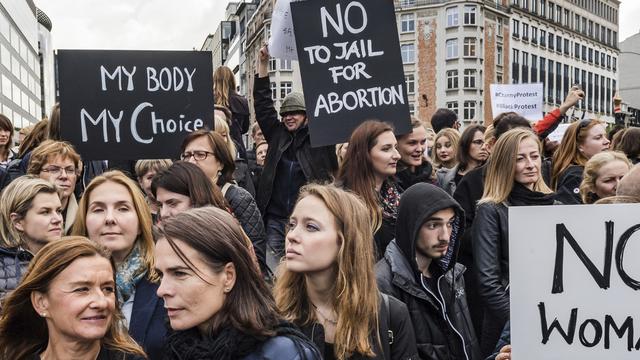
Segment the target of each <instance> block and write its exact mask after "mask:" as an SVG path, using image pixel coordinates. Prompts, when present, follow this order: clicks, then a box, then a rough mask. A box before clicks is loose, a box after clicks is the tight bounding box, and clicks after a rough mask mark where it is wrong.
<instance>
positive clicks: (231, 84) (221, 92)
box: [213, 66, 236, 108]
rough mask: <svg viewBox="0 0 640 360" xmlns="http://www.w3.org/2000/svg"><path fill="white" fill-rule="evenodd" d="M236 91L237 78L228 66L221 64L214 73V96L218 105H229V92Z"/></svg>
mask: <svg viewBox="0 0 640 360" xmlns="http://www.w3.org/2000/svg"><path fill="white" fill-rule="evenodd" d="M235 92H236V79H235V78H234V77H233V72H232V71H231V69H229V68H228V67H226V66H219V67H218V68H217V69H216V71H215V72H214V73H213V98H214V99H215V101H216V105H222V106H225V107H227V108H228V107H229V94H230V93H235Z"/></svg>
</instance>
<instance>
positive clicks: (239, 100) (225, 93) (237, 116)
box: [213, 66, 250, 159]
mask: <svg viewBox="0 0 640 360" xmlns="http://www.w3.org/2000/svg"><path fill="white" fill-rule="evenodd" d="M213 95H214V96H213V97H214V99H215V101H216V105H217V106H223V107H225V108H227V109H229V112H230V113H231V116H230V117H229V116H227V117H228V119H227V120H228V123H229V124H230V126H229V127H230V128H231V132H230V133H229V136H230V137H231V138H232V139H233V141H234V142H235V143H236V145H237V146H238V152H239V153H240V157H241V158H242V159H246V158H247V154H246V149H245V147H244V143H243V142H242V134H246V133H247V131H249V123H250V121H249V103H248V102H247V99H245V98H244V97H243V96H242V95H240V94H238V93H237V92H236V80H235V77H234V75H233V71H231V69H229V68H228V67H226V66H220V67H218V68H217V69H216V71H215V72H214V73H213ZM234 155H235V154H234Z"/></svg>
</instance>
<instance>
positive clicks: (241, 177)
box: [214, 116, 256, 196]
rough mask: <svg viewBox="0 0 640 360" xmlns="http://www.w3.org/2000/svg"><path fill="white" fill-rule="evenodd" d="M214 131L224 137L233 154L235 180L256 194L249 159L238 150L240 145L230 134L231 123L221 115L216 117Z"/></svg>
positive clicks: (253, 194)
mask: <svg viewBox="0 0 640 360" xmlns="http://www.w3.org/2000/svg"><path fill="white" fill-rule="evenodd" d="M214 131H215V132H216V133H218V134H220V136H222V139H224V142H225V144H226V145H227V149H228V150H229V153H230V154H231V155H233V159H234V163H235V170H234V171H233V180H234V181H235V182H236V183H237V184H238V185H239V186H241V187H242V188H244V189H245V190H247V191H248V192H249V193H250V194H251V196H255V194H256V190H255V187H254V184H253V180H252V179H251V172H250V171H249V165H248V164H247V159H245V158H243V157H242V156H241V155H240V153H239V152H238V148H239V147H240V146H239V145H238V144H236V143H235V141H234V140H233V139H232V138H231V136H230V135H229V124H228V123H227V122H226V121H225V120H224V119H223V118H222V117H221V116H215V117H214Z"/></svg>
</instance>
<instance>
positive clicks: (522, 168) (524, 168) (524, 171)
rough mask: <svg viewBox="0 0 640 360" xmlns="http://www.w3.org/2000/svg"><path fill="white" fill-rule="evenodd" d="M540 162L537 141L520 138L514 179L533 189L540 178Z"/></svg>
mask: <svg viewBox="0 0 640 360" xmlns="http://www.w3.org/2000/svg"><path fill="white" fill-rule="evenodd" d="M541 163H542V161H541V159H540V149H539V148H538V143H537V142H536V141H535V140H533V139H531V138H525V139H524V140H522V141H521V142H520V145H519V146H518V154H517V155H516V175H515V181H516V182H518V183H520V184H522V185H524V186H526V187H527V188H529V189H533V185H534V184H535V183H536V181H538V179H539V178H540V167H541Z"/></svg>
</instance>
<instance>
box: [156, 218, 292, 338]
mask: <svg viewBox="0 0 640 360" xmlns="http://www.w3.org/2000/svg"><path fill="white" fill-rule="evenodd" d="M154 235H155V237H156V239H157V240H160V239H165V240H167V242H168V243H169V245H170V246H171V248H172V249H173V251H174V252H175V253H176V254H177V255H178V257H179V258H180V259H181V260H182V261H183V262H184V263H185V265H187V267H189V268H190V269H191V270H193V272H194V273H196V274H200V273H201V272H202V270H201V269H197V268H196V267H195V265H194V264H193V262H192V261H191V259H189V258H187V256H186V255H185V254H184V252H183V251H182V250H181V249H180V247H179V246H178V245H177V244H176V241H181V242H182V243H184V244H186V245H187V246H189V247H191V248H193V249H194V250H196V251H197V252H198V254H200V256H202V258H203V259H204V260H205V262H206V263H207V264H208V265H209V266H210V267H211V269H212V270H213V271H214V272H216V273H219V272H221V271H222V270H223V269H224V267H225V265H226V264H228V263H232V264H233V266H234V267H235V270H236V281H235V284H234V286H233V288H232V289H231V291H230V292H229V293H228V296H227V298H226V299H225V300H224V304H223V305H222V309H220V311H219V312H218V313H216V315H215V316H214V317H213V318H212V319H210V320H208V324H207V325H208V326H207V329H209V332H210V334H209V336H212V335H213V334H215V333H217V332H218V331H219V330H220V329H222V328H224V327H233V328H235V329H237V330H239V331H241V332H244V333H249V334H251V335H254V336H264V337H271V336H273V335H275V329H276V327H277V325H278V323H279V320H280V316H279V315H278V313H277V311H276V307H275V302H274V300H273V297H272V295H271V293H270V291H269V288H268V287H267V285H266V283H265V282H264V280H263V279H262V276H261V275H260V271H259V270H258V267H257V266H256V265H255V263H254V261H253V258H252V257H251V253H250V251H249V248H248V246H247V242H246V237H245V236H244V232H243V231H242V228H241V227H240V224H239V223H238V222H237V221H236V220H235V219H234V218H233V216H232V215H231V214H229V213H228V212H226V211H224V210H221V209H218V208H216V207H213V206H207V207H202V208H196V209H191V210H188V211H185V212H183V213H180V214H178V215H176V216H173V217H171V218H169V219H167V220H163V222H162V227H160V226H156V227H154ZM205 300H207V299H205Z"/></svg>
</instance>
